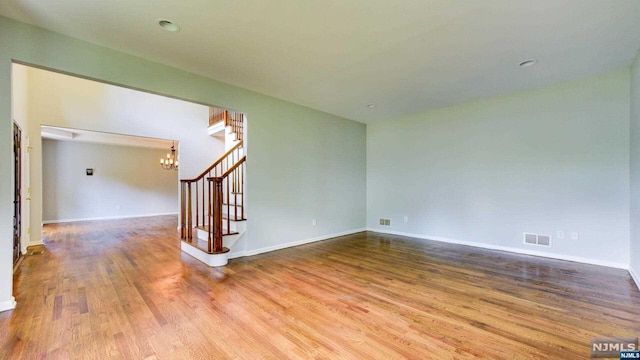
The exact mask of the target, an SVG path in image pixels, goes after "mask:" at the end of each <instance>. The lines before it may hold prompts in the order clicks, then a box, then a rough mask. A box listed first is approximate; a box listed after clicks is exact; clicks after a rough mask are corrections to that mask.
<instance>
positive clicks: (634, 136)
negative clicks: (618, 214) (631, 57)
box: [629, 52, 640, 288]
mask: <svg viewBox="0 0 640 360" xmlns="http://www.w3.org/2000/svg"><path fill="white" fill-rule="evenodd" d="M630 149H631V151H630V152H631V155H630V156H631V159H630V163H629V164H630V172H631V174H630V175H631V248H630V253H631V261H630V264H629V272H630V273H631V276H633V278H634V279H635V281H636V284H637V285H638V287H639V288H640V52H639V53H638V55H637V56H636V59H635V62H634V63H633V66H632V67H631V147H630Z"/></svg>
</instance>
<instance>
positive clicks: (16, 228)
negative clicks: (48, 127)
mask: <svg viewBox="0 0 640 360" xmlns="http://www.w3.org/2000/svg"><path fill="white" fill-rule="evenodd" d="M21 139H22V131H21V130H20V128H19V127H18V125H17V124H15V123H14V124H13V174H14V176H13V183H14V189H15V191H14V194H13V263H14V264H15V263H16V262H17V261H18V260H19V259H20V249H21V246H20V238H21V227H22V226H21V223H22V216H21V209H22V201H21V198H20V193H21V183H22V179H21V175H22V174H21V173H22V166H21V165H22V161H21V160H22V157H21V143H20V142H21Z"/></svg>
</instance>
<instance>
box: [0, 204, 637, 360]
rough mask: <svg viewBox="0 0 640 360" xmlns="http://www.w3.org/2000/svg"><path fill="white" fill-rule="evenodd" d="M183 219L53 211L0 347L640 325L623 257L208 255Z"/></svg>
mask: <svg viewBox="0 0 640 360" xmlns="http://www.w3.org/2000/svg"><path fill="white" fill-rule="evenodd" d="M176 226H177V223H176V219H175V218H174V217H156V218H140V219H129V220H117V221H103V222H85V223H73V224H59V225H47V226H45V227H44V234H45V245H44V246H43V247H41V248H40V249H37V248H30V251H29V254H33V255H27V256H26V258H25V260H24V261H23V262H22V264H21V265H20V267H19V270H18V272H17V274H16V278H15V293H16V294H17V296H16V300H17V302H18V307H17V309H15V310H13V311H7V312H3V313H0V329H1V333H0V358H2V359H44V358H46V359H403V358H408V359H466V358H485V359H532V358H536V359H580V358H589V356H590V349H589V346H590V340H591V338H592V337H605V336H618V337H637V336H638V335H640V293H639V291H638V290H637V288H636V287H635V285H634V284H633V282H632V280H631V278H630V276H629V275H628V273H627V272H626V271H624V270H616V269H610V268H605V267H599V266H591V265H584V264H577V263H571V262H564V261H556V260H549V259H543V258H536V257H529V256H521V255H514V254H508V253H503V252H496V251H488V250H481V249H476V248H471V247H464V246H456V245H449V244H443V243H437V242H426V241H419V240H414V239H409V238H403V237H397V236H389V235H381V234H375V233H359V234H355V235H351V236H344V237H340V238H336V239H331V240H326V241H322V242H317V243H313V244H308V245H304V246H299V247H295V248H290V249H285V250H280V251H275V252H271V253H267V254H262V255H258V256H253V257H249V258H242V259H235V260H231V261H230V263H229V265H228V266H226V267H224V268H208V267H207V266H205V265H203V264H201V263H199V262H198V261H197V260H195V259H193V258H191V257H190V256H188V255H185V254H182V253H181V252H180V250H179V239H178V236H177V232H176V230H175V229H176ZM38 251H42V253H40V254H38Z"/></svg>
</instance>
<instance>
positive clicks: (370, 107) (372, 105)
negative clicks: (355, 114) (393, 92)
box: [367, 104, 376, 109]
mask: <svg viewBox="0 0 640 360" xmlns="http://www.w3.org/2000/svg"><path fill="white" fill-rule="evenodd" d="M367 107H368V108H369V109H373V108H374V107H376V104H367Z"/></svg>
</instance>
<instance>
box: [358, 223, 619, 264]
mask: <svg viewBox="0 0 640 360" xmlns="http://www.w3.org/2000/svg"><path fill="white" fill-rule="evenodd" d="M367 231H371V232H378V233H383V234H391V235H399V236H407V237H412V238H417V239H423V240H433V241H439V242H445V243H450V244H457V245H466V246H473V247H477V248H482V249H488V250H498V251H506V252H511V253H516V254H520V255H532V256H540V257H545V258H551V259H556V260H566V261H573V262H578V263H583V264H591V265H600V266H606V267H611V268H616V269H624V270H628V269H629V264H625V263H620V262H615V261H603V260H598V259H591V258H584V257H579V256H571V255H562V254H552V253H547V252H544V251H537V250H526V249H520V248H514V247H508V246H500V245H491V244H483V243H478V242H473V241H463V240H457V239H449V238H444V237H440V236H428V235H422V234H412V233H405V232H400V231H391V230H385V229H378V228H368V229H367Z"/></svg>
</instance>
